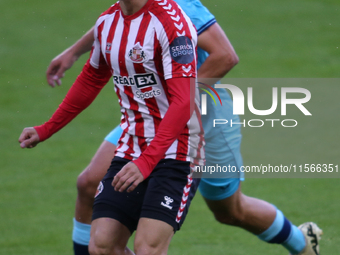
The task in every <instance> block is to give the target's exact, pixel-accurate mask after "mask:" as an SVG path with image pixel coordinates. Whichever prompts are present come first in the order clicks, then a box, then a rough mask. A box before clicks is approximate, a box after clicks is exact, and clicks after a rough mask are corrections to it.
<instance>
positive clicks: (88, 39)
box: [46, 27, 94, 87]
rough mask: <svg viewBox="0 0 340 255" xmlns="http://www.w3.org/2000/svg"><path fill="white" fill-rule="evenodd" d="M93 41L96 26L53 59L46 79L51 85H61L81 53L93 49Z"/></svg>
mask: <svg viewBox="0 0 340 255" xmlns="http://www.w3.org/2000/svg"><path fill="white" fill-rule="evenodd" d="M93 41H94V27H93V28H91V29H90V30H89V31H88V32H87V33H86V34H85V35H83V36H82V37H81V38H80V39H79V40H78V41H77V42H76V43H75V44H73V45H72V46H71V47H69V48H67V49H66V50H64V51H63V52H62V53H60V54H59V55H58V56H56V57H55V58H54V59H53V60H52V61H51V63H50V65H49V66H48V68H47V71H46V79H47V82H48V84H49V85H50V86H51V87H55V84H57V85H61V78H63V77H64V73H65V71H66V70H68V69H70V68H71V67H72V65H73V64H74V62H75V61H76V60H77V59H78V58H79V57H80V56H81V55H83V54H84V53H86V52H88V51H90V50H91V48H92V45H93Z"/></svg>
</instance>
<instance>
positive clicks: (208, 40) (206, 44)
mask: <svg viewBox="0 0 340 255" xmlns="http://www.w3.org/2000/svg"><path fill="white" fill-rule="evenodd" d="M197 46H198V47H200V48H201V49H203V50H205V51H206V52H208V53H209V56H208V57H207V59H206V60H205V61H204V63H203V64H202V65H201V67H200V68H199V69H198V72H197V76H198V78H200V82H203V83H208V84H210V85H212V84H214V83H215V82H217V81H218V80H219V79H220V78H222V77H224V76H225V75H226V74H227V73H228V72H229V71H230V70H231V69H232V68H233V67H234V66H235V65H236V64H237V63H238V61H239V59H238V56H237V54H236V52H235V50H234V48H233V46H232V45H231V43H230V41H229V39H228V38H227V36H226V34H225V33H224V32H223V30H222V28H221V27H220V26H219V25H218V24H217V23H215V24H213V25H211V26H210V27H209V28H208V29H207V30H205V31H204V32H203V33H201V34H200V35H199V36H198V42H197ZM206 78H210V79H209V80H205V79H206ZM212 78H214V79H213V80H212ZM212 81H213V82H212Z"/></svg>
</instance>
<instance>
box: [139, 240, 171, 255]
mask: <svg viewBox="0 0 340 255" xmlns="http://www.w3.org/2000/svg"><path fill="white" fill-rule="evenodd" d="M134 250H135V254H136V255H161V254H163V253H161V254H159V251H158V249H157V245H155V244H147V243H145V242H142V241H135V245H134ZM165 254H166V253H165Z"/></svg>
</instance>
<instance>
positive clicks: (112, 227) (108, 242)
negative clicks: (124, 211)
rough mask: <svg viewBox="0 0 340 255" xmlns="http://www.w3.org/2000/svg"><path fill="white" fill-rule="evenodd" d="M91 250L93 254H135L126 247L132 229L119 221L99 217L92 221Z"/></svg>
mask: <svg viewBox="0 0 340 255" xmlns="http://www.w3.org/2000/svg"><path fill="white" fill-rule="evenodd" d="M91 236H92V238H91V241H90V244H89V252H90V254H91V255H133V254H134V253H133V252H132V251H131V250H130V249H128V248H127V247H126V245H127V242H128V240H129V238H130V236H131V232H130V230H129V229H128V228H127V227H126V226H125V225H123V224H122V223H120V222H119V221H117V220H115V219H111V218H99V219H96V220H94V221H93V222H92V229H91Z"/></svg>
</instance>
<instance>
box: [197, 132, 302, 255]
mask: <svg viewBox="0 0 340 255" xmlns="http://www.w3.org/2000/svg"><path fill="white" fill-rule="evenodd" d="M223 133H224V132H223V131H221V132H220V133H217V134H215V136H213V137H210V138H209V139H207V146H206V157H207V165H208V164H218V165H220V166H223V165H229V164H230V165H231V166H235V168H236V169H240V167H241V165H242V158H241V154H240V149H239V148H240V143H241V137H240V136H239V137H238V136H234V137H235V138H234V139H231V140H230V139H228V136H227V135H224V134H223ZM237 137H238V138H237ZM221 142H223V143H224V144H223V145H222V144H221ZM216 148H218V150H217V149H216ZM233 174H234V173H230V174H229V173H227V174H226V175H225V176H226V177H229V176H230V175H231V176H232V177H235V176H233ZM220 177H221V176H220ZM200 191H201V194H202V195H203V197H204V198H205V201H206V202H207V205H208V206H209V208H210V210H211V211H212V212H213V214H214V216H215V218H216V219H217V220H218V221H219V222H221V223H223V224H227V225H232V226H237V227H241V228H243V229H245V230H248V231H249V232H251V233H253V234H255V235H257V236H258V237H259V238H260V239H261V240H263V241H265V242H268V243H277V244H281V245H283V246H284V247H285V248H287V249H288V250H289V251H290V252H291V253H292V254H297V253H299V252H301V251H302V250H303V249H304V248H305V246H306V242H305V237H304V235H303V233H302V232H301V231H300V230H299V229H298V228H297V227H296V226H294V225H293V224H292V223H291V222H290V221H289V220H287V218H286V217H285V216H284V215H283V213H282V212H281V211H280V210H278V209H277V208H276V207H275V206H274V205H272V204H270V203H268V202H266V201H263V200H260V199H257V198H252V197H248V196H246V195H244V194H242V192H241V186H240V179H237V178H226V179H223V178H214V179H209V178H206V179H202V181H201V184H200Z"/></svg>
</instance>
